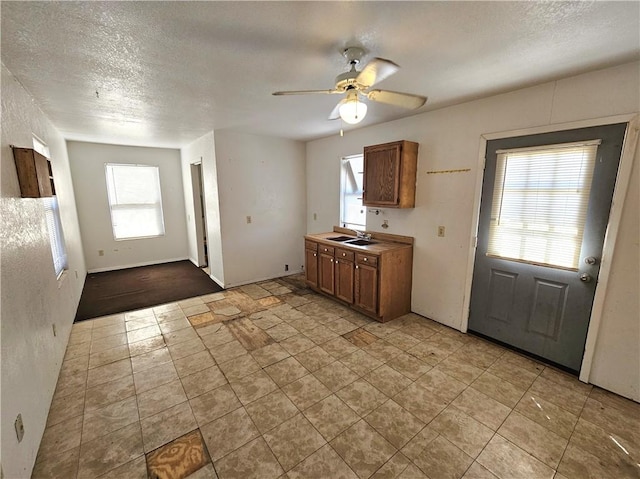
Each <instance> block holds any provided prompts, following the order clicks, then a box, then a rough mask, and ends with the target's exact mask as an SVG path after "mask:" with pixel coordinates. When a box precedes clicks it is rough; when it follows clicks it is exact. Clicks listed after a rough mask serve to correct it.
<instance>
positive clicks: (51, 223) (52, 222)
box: [33, 137, 67, 278]
mask: <svg viewBox="0 0 640 479" xmlns="http://www.w3.org/2000/svg"><path fill="white" fill-rule="evenodd" d="M33 149H34V150H35V151H37V152H38V153H40V154H41V155H42V156H44V157H46V158H47V161H49V162H51V160H50V157H49V147H48V146H47V145H45V144H44V142H42V141H41V140H40V139H38V138H36V137H33ZM49 168H51V165H49ZM54 195H55V193H54ZM42 202H43V204H44V216H45V221H46V222H47V230H48V231H49V243H50V244H51V256H52V257H53V269H54V271H55V273H56V277H58V278H59V277H60V275H61V274H62V272H63V271H64V270H65V269H66V268H67V249H66V246H65V244H64V234H63V232H62V222H61V221H60V209H59V208H58V198H57V196H49V197H45V198H43V199H42Z"/></svg>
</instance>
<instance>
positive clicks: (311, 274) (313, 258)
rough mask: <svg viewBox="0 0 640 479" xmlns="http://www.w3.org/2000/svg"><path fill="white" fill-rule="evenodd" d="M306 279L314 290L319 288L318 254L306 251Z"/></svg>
mask: <svg viewBox="0 0 640 479" xmlns="http://www.w3.org/2000/svg"><path fill="white" fill-rule="evenodd" d="M305 256H306V261H305V263H306V264H305V279H306V280H307V284H308V285H309V286H311V287H312V288H317V287H318V252H317V251H313V250H310V249H305Z"/></svg>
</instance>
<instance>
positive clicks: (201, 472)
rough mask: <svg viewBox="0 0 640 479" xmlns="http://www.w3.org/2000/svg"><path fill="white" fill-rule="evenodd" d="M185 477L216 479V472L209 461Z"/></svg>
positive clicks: (188, 478) (191, 478)
mask: <svg viewBox="0 0 640 479" xmlns="http://www.w3.org/2000/svg"><path fill="white" fill-rule="evenodd" d="M185 479H218V474H216V470H215V469H214V468H213V464H211V463H209V464H207V465H206V466H204V467H203V468H200V469H198V470H197V471H196V472H194V473H193V474H189V475H188V476H187V477H186V478H185Z"/></svg>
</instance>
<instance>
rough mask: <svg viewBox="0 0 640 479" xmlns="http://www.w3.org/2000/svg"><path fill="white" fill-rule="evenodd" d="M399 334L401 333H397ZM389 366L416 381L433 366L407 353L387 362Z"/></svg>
mask: <svg viewBox="0 0 640 479" xmlns="http://www.w3.org/2000/svg"><path fill="white" fill-rule="evenodd" d="M396 334H399V333H396ZM387 366H390V367H392V368H393V369H395V370H396V371H398V372H399V373H401V374H403V375H404V376H406V377H408V378H409V379H411V380H412V381H415V380H416V379H418V378H419V377H420V376H422V375H423V374H425V373H427V372H429V370H431V367H432V366H431V365H430V364H427V363H425V362H424V361H422V360H420V359H418V358H416V357H415V356H412V355H411V354H407V353H400V354H398V355H397V356H395V357H394V358H392V359H390V360H389V361H387Z"/></svg>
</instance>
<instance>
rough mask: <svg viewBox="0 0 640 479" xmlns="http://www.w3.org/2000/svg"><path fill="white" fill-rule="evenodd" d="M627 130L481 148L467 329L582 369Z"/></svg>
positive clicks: (580, 131)
mask: <svg viewBox="0 0 640 479" xmlns="http://www.w3.org/2000/svg"><path fill="white" fill-rule="evenodd" d="M626 127H627V124H626V123H623V124H616V125H606V126H599V127H592V128H583V129H577V130H568V131H562V132H553V133H545V134H539V135H531V136H523V137H514V138H505V139H500V140H492V141H489V142H487V151H486V165H485V172H484V182H483V188H482V199H481V207H480V220H479V227H478V242H477V249H476V257H475V266H474V272H473V283H472V289H471V302H470V311H469V330H470V331H473V332H477V333H480V334H482V335H485V336H487V337H490V338H493V339H496V340H498V341H501V342H503V343H506V344H509V345H511V346H514V347H516V348H519V349H521V350H523V351H527V352H529V353H532V354H535V355H537V356H539V357H542V358H545V359H547V360H549V361H551V362H554V363H556V364H559V365H561V366H564V367H566V368H568V369H570V370H572V371H576V372H577V371H579V370H580V365H581V364H582V357H583V353H584V345H585V340H586V336H587V329H588V325H589V318H590V316H591V307H592V304H593V297H594V294H595V287H596V283H597V278H598V272H599V269H600V258H601V255H602V246H603V242H604V235H605V231H606V227H607V223H608V220H609V211H610V208H611V199H612V196H613V189H614V186H615V181H616V175H617V171H618V163H619V161H620V155H621V151H622V143H623V140H624V135H625V131H626ZM581 148H582V150H581ZM574 150H575V151H574ZM583 150H584V151H583ZM581 151H582V153H580V152H581ZM589 151H590V152H591V155H592V156H591V157H590V159H589V157H588V155H589V154H590V153H589ZM564 152H569V153H570V154H569V155H567V156H566V157H565V156H563V153H564ZM536 155H539V156H536ZM580 155H582V156H580ZM585 158H586V159H585ZM578 190H580V191H578ZM581 192H582V193H581ZM581 194H582V196H580V195H581ZM572 215H573V216H572ZM576 218H577V219H576ZM581 218H582V219H581ZM580 230H582V231H580Z"/></svg>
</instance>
